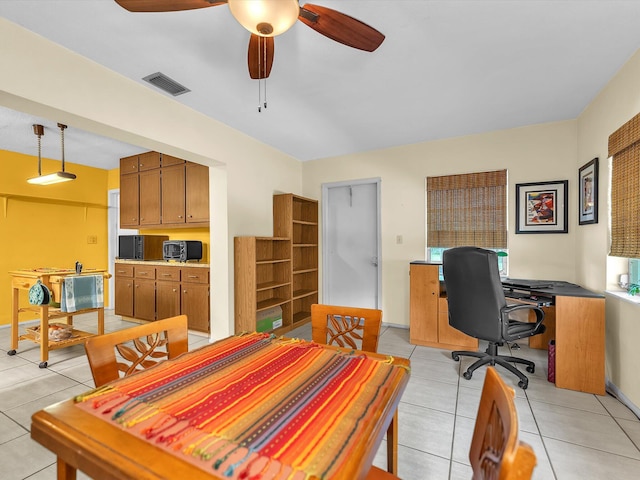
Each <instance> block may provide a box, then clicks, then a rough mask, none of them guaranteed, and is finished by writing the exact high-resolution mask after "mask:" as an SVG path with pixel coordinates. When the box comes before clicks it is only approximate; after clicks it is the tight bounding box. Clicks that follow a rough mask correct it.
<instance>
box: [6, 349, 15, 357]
mask: <svg viewBox="0 0 640 480" xmlns="http://www.w3.org/2000/svg"><path fill="white" fill-rule="evenodd" d="M15 354H16V351H15V350H9V351H8V352H7V355H11V356H13V355H15Z"/></svg>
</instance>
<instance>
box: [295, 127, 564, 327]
mask: <svg viewBox="0 0 640 480" xmlns="http://www.w3.org/2000/svg"><path fill="white" fill-rule="evenodd" d="M576 125H577V124H576V121H573V120H572V121H566V122H558V123H550V124H544V125H535V126H531V127H525V128H516V129H512V130H503V131H499V132H492V133H487V134H482V135H472V136H467V137H461V138H453V139H448V140H441V141H436V142H426V143H420V144H414V145H405V146H401V147H397V148H391V149H387V150H378V151H374V152H365V153H360V154H356V155H348V156H343V157H337V158H332V159H323V160H318V161H313V162H304V163H303V167H302V169H303V190H304V194H305V195H306V196H309V197H312V198H320V194H321V185H322V184H323V183H326V182H336V181H343V180H352V179H358V178H371V177H380V178H381V179H382V194H381V197H382V198H381V200H382V202H381V203H382V215H381V216H382V276H383V278H382V297H383V298H382V308H383V310H384V312H385V313H384V316H385V322H389V323H394V324H399V325H408V324H409V262H410V261H412V260H421V259H424V247H425V177H427V176H435V175H447V174H456V173H469V172H479V171H488V170H499V169H504V168H506V169H507V170H508V175H509V180H508V181H509V193H508V199H509V202H510V204H509V240H508V241H509V249H510V253H509V264H510V274H511V276H513V277H528V278H545V279H560V280H568V281H575V262H576V257H575V254H574V252H575V245H576V236H577V235H576V227H575V225H574V223H577V213H576V212H575V211H574V210H576V208H575V202H574V200H573V199H574V198H575V197H576V195H577V193H576V181H575V178H576V176H577V171H576V169H575V159H576V156H577V131H576ZM565 179H568V180H569V194H568V196H569V199H570V204H569V205H570V209H569V224H570V228H569V233H568V234H543V235H535V234H519V235H516V234H515V233H514V232H515V211H514V203H515V184H516V183H526V182H540V181H548V180H551V181H553V180H565ZM571 207H573V208H571ZM397 235H402V236H403V244H402V245H397V244H396V243H395V242H396V236H397ZM321 263H322V262H321Z"/></svg>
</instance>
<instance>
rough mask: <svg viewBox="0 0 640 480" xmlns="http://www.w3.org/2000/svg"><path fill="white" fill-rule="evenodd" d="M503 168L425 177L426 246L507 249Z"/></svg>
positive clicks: (505, 178) (505, 174) (505, 173)
mask: <svg viewBox="0 0 640 480" xmlns="http://www.w3.org/2000/svg"><path fill="white" fill-rule="evenodd" d="M506 188H507V171H506V170H499V171H494V172H480V173H468V174H462V175H446V176H442V177H427V246H428V247H461V246H467V245H470V246H477V247H483V248H507V197H506Z"/></svg>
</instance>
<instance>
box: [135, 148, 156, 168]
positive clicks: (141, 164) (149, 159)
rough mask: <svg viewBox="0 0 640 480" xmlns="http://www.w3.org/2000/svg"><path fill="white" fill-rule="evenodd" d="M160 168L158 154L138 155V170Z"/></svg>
mask: <svg viewBox="0 0 640 480" xmlns="http://www.w3.org/2000/svg"><path fill="white" fill-rule="evenodd" d="M156 168H160V154H159V153H158V152H145V153H141V154H140V155H138V170H139V171H140V172H144V171H146V170H154V169H156Z"/></svg>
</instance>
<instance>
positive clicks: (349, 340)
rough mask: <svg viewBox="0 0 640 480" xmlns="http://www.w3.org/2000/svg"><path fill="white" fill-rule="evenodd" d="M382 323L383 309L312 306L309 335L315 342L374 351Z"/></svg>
mask: <svg viewBox="0 0 640 480" xmlns="http://www.w3.org/2000/svg"><path fill="white" fill-rule="evenodd" d="M381 324H382V310H377V309H372V308H358V307H341V306H336V305H321V304H317V303H314V304H313V305H311V336H312V338H313V341H314V342H316V343H321V344H324V345H338V346H340V347H345V348H353V349H355V350H364V351H365V352H377V351H378V338H380V326H381Z"/></svg>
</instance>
